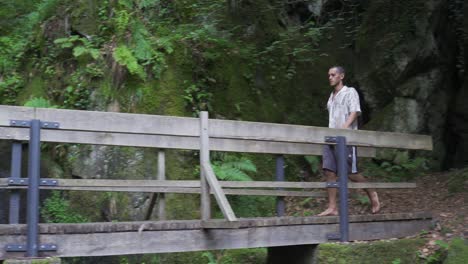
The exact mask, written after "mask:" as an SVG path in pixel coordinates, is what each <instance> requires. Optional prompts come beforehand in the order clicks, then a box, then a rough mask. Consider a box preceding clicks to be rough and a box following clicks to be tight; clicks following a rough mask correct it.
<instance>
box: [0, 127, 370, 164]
mask: <svg viewBox="0 0 468 264" xmlns="http://www.w3.org/2000/svg"><path fill="white" fill-rule="evenodd" d="M0 139H7V140H19V141H22V140H29V130H28V129H26V128H17V127H0ZM41 141H43V142H57V143H76V144H91V145H109V146H134V147H153V148H164V149H187V150H199V149H200V139H199V137H192V136H170V135H151V134H129V133H110V132H93V131H70V130H42V131H41ZM322 148H323V147H322V146H321V145H316V144H304V143H285V142H268V141H255V140H237V139H220V138H212V139H211V142H210V149H211V150H213V151H228V152H249V153H272V154H290V155H321V154H322ZM358 153H359V156H360V157H375V153H376V151H375V149H374V148H366V147H362V148H361V147H358Z"/></svg>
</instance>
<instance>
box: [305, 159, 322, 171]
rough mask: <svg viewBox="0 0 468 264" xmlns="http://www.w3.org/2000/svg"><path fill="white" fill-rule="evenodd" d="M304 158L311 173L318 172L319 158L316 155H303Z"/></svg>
mask: <svg viewBox="0 0 468 264" xmlns="http://www.w3.org/2000/svg"><path fill="white" fill-rule="evenodd" d="M304 158H305V160H306V161H307V163H308V164H309V166H310V170H311V171H312V173H318V172H319V170H320V158H319V157H318V156H305V157H304Z"/></svg>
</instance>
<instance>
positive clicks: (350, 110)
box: [319, 66, 380, 216]
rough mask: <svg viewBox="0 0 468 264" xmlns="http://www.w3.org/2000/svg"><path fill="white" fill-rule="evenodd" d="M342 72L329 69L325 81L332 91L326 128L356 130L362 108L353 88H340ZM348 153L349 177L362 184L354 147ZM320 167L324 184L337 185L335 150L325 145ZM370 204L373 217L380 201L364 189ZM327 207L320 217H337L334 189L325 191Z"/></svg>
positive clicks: (362, 177) (349, 148) (342, 86)
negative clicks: (335, 183)
mask: <svg viewBox="0 0 468 264" xmlns="http://www.w3.org/2000/svg"><path fill="white" fill-rule="evenodd" d="M344 77H345V70H344V68H343V67H341V66H334V67H331V68H330V69H329V70H328V81H329V82H330V86H331V87H333V92H332V93H331V95H330V98H329V99H328V102H327V109H328V113H329V116H328V118H329V119H328V127H330V128H340V129H358V122H357V117H358V115H360V114H361V106H360V104H359V95H358V93H357V91H356V90H355V89H354V88H352V87H347V86H345V85H343V79H344ZM347 151H348V173H349V175H348V177H349V179H350V180H351V181H354V182H365V181H366V179H365V178H364V176H362V175H361V174H360V173H358V169H357V153H356V147H355V146H350V147H348V149H347ZM322 157H323V164H322V168H323V170H324V173H325V176H326V177H327V182H336V178H337V176H336V172H337V171H336V168H337V162H336V157H335V152H334V147H333V146H330V145H325V146H324V148H323V156H322ZM365 191H366V193H367V195H368V196H369V199H370V201H371V203H372V213H373V214H375V213H377V212H378V211H379V210H380V202H379V197H378V195H377V192H376V191H375V190H373V189H365ZM327 192H328V208H327V209H326V210H325V211H323V212H322V213H320V214H319V216H325V215H338V209H337V207H336V192H337V189H336V188H328V189H327Z"/></svg>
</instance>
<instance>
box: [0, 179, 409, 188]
mask: <svg viewBox="0 0 468 264" xmlns="http://www.w3.org/2000/svg"><path fill="white" fill-rule="evenodd" d="M45 179H47V178H45ZM50 180H52V179H50ZM54 180H58V182H59V185H58V186H57V188H60V187H96V188H98V189H99V187H122V188H124V187H125V188H135V187H143V188H154V187H174V188H199V187H200V181H190V180H103V179H54ZM218 183H219V185H220V186H221V187H223V188H224V187H226V188H293V189H317V188H326V183H325V182H276V181H219V182H218ZM0 188H6V189H16V188H21V187H19V186H10V187H9V186H8V179H6V178H0ZM51 188H55V187H51ZM348 188H351V189H364V188H376V189H406V188H416V183H412V182H365V183H353V182H352V183H349V184H348ZM65 189H66V188H65ZM135 190H143V189H138V188H135Z"/></svg>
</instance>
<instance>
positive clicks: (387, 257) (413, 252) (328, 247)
mask: <svg viewBox="0 0 468 264" xmlns="http://www.w3.org/2000/svg"><path fill="white" fill-rule="evenodd" d="M422 245H424V240H423V239H401V240H391V241H377V242H371V243H352V244H339V243H336V244H335V243H328V244H320V246H319V250H318V252H319V254H318V263H339V264H348V263H349V264H351V263H361V264H374V263H377V262H378V263H392V262H393V261H397V260H398V259H399V263H419V262H420V261H419V257H418V255H417V251H418V248H419V247H421V246H422ZM377 260H378V261H377Z"/></svg>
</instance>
